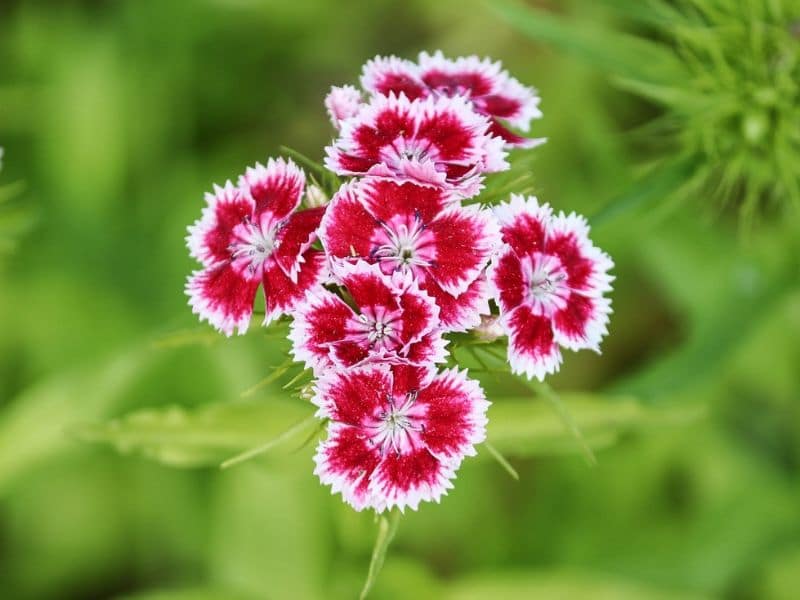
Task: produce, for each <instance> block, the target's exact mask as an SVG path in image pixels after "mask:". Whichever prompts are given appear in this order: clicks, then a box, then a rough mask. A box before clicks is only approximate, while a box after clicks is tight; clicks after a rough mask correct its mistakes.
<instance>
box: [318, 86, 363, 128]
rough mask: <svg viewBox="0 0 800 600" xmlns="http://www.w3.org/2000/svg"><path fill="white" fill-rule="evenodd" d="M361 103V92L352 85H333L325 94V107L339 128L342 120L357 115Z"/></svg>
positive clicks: (335, 125)
mask: <svg viewBox="0 0 800 600" xmlns="http://www.w3.org/2000/svg"><path fill="white" fill-rule="evenodd" d="M361 104H362V100H361V92H359V91H358V90H357V89H356V88H354V87H353V86H352V85H345V86H342V87H337V86H333V87H332V88H331V91H330V92H328V95H327V96H325V109H326V110H327V111H328V116H329V117H330V119H331V123H333V126H334V127H335V128H336V129H339V124H340V123H341V121H343V120H344V119H349V118H350V117H352V116H355V114H356V113H357V112H358V109H359V108H361Z"/></svg>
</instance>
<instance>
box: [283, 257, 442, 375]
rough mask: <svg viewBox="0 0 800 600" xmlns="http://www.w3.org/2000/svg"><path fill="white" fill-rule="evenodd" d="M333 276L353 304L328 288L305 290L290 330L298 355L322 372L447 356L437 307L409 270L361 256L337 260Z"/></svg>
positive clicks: (438, 358) (294, 353)
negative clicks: (387, 269) (389, 271)
mask: <svg viewBox="0 0 800 600" xmlns="http://www.w3.org/2000/svg"><path fill="white" fill-rule="evenodd" d="M333 275H334V279H335V281H336V282H337V283H339V284H340V285H342V286H344V288H345V289H346V292H347V296H346V297H347V299H348V301H349V303H348V302H345V300H343V299H342V298H341V297H340V296H338V295H337V294H334V293H333V292H330V291H328V290H325V289H318V290H314V291H313V292H311V293H308V294H307V295H306V299H305V301H304V302H303V303H301V304H300V305H299V306H298V307H297V310H296V311H295V313H294V321H293V322H292V325H291V329H290V331H289V339H290V340H291V341H292V344H293V346H292V353H293V355H294V357H295V359H296V360H298V361H301V362H305V363H306V366H308V367H311V368H312V369H313V370H314V372H315V373H317V374H320V373H323V372H324V371H325V370H327V369H329V368H330V367H333V366H352V365H356V364H359V363H362V362H365V361H370V360H373V361H374V360H384V359H395V358H402V359H406V360H408V361H410V362H413V363H417V364H429V363H433V362H442V361H443V360H444V359H445V357H446V356H447V352H446V350H445V345H446V342H445V340H444V339H443V338H442V334H441V331H440V330H439V329H438V321H439V308H438V307H437V306H436V303H435V302H434V301H433V299H432V298H431V297H430V296H429V295H428V294H426V293H425V292H424V291H422V290H421V289H420V288H419V285H418V284H417V282H416V280H415V279H414V277H413V275H412V274H411V273H402V272H397V273H394V274H393V275H391V276H389V275H385V274H384V273H382V272H381V270H380V268H379V267H378V266H377V265H370V264H368V263H366V262H364V261H359V262H356V263H340V264H334V267H333Z"/></svg>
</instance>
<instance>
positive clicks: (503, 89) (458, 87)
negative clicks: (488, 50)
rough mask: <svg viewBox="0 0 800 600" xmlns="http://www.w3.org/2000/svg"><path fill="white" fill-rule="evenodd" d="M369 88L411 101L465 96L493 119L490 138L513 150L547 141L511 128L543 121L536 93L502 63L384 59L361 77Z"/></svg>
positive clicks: (370, 65)
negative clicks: (527, 136) (520, 134)
mask: <svg viewBox="0 0 800 600" xmlns="http://www.w3.org/2000/svg"><path fill="white" fill-rule="evenodd" d="M361 84H362V85H363V86H364V89H365V90H367V91H368V92H370V93H373V94H380V95H384V96H388V95H389V94H392V93H394V94H400V93H403V94H405V95H406V97H408V98H409V99H411V100H414V99H417V98H427V97H430V96H448V97H451V96H461V97H464V98H466V99H468V100H469V101H470V102H471V103H472V106H473V107H474V109H475V110H476V111H477V112H478V113H480V114H482V115H487V116H488V117H490V118H491V127H490V133H492V134H493V135H496V136H498V137H500V138H502V139H503V140H504V141H505V142H506V144H507V145H509V146H517V147H524V148H531V147H533V146H537V145H539V144H540V143H542V142H543V141H544V140H543V139H529V138H524V137H522V136H519V135H517V134H516V133H514V132H512V131H510V130H509V129H508V128H507V127H505V126H504V125H503V124H502V123H501V120H502V121H505V122H507V123H509V124H510V125H512V126H513V127H517V128H519V129H521V130H523V131H528V130H529V128H530V122H531V120H532V119H537V118H539V117H541V116H542V113H541V112H540V110H539V97H538V95H537V94H536V90H534V89H533V88H530V87H526V86H523V85H522V84H521V83H520V82H519V81H517V80H516V79H514V78H513V77H511V76H510V75H509V74H508V72H507V71H505V70H503V67H502V65H501V64H500V63H499V62H493V61H491V60H489V59H488V58H484V59H482V60H481V59H479V58H478V57H477V56H466V57H460V58H457V59H455V60H451V59H449V58H445V56H444V55H443V54H442V53H441V52H440V51H437V52H435V53H434V54H432V55H431V54H428V53H427V52H422V53H421V54H420V55H419V62H418V63H413V62H411V61H408V60H402V59H399V58H396V57H394V56H390V57H381V56H378V57H376V58H374V59H372V60H371V61H369V62H367V64H366V65H364V70H363V74H362V76H361Z"/></svg>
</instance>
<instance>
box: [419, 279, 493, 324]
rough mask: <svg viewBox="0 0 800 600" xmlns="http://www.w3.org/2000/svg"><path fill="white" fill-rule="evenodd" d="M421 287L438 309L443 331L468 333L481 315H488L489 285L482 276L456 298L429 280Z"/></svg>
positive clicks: (479, 319)
mask: <svg viewBox="0 0 800 600" xmlns="http://www.w3.org/2000/svg"><path fill="white" fill-rule="evenodd" d="M423 286H424V290H425V292H426V293H427V294H428V295H429V296H430V297H431V298H433V301H434V302H435V303H436V305H437V306H438V307H439V320H440V321H441V323H440V327H441V328H442V330H444V331H468V330H470V329H472V328H473V327H477V326H478V325H479V324H480V322H481V315H488V314H489V313H490V308H489V296H490V292H489V285H488V284H487V281H486V277H485V276H483V275H481V276H480V277H478V278H477V279H476V280H475V281H473V282H472V283H470V284H469V287H468V288H467V289H466V291H464V292H463V293H461V294H458V295H457V296H453V295H451V294H448V293H447V292H445V291H444V290H443V289H442V288H440V287H439V285H438V284H437V283H436V282H435V281H433V280H430V279H428V280H426V281H425V282H424V284H423Z"/></svg>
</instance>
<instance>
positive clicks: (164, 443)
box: [75, 398, 312, 467]
mask: <svg viewBox="0 0 800 600" xmlns="http://www.w3.org/2000/svg"><path fill="white" fill-rule="evenodd" d="M311 412H312V410H311V407H310V406H306V405H304V404H303V403H301V402H298V401H296V400H290V399H284V398H281V399H276V400H270V401H267V402H265V401H252V402H250V401H247V402H246V401H237V402H222V403H217V404H210V405H207V406H204V407H202V408H200V409H197V410H195V411H188V410H186V409H184V408H181V407H177V406H172V407H167V408H158V409H146V410H142V411H138V412H135V413H132V414H130V415H127V416H125V417H123V418H121V419H117V420H114V421H111V422H109V423H99V424H87V425H82V426H81V427H79V428H76V430H75V433H76V434H77V435H78V436H79V437H80V438H81V439H84V440H86V441H92V442H101V443H106V444H111V445H112V446H114V448H116V449H117V450H118V451H119V452H122V453H138V454H142V455H144V456H146V457H148V458H151V459H154V460H157V461H160V462H163V463H166V464H169V465H172V466H178V467H196V466H203V465H219V464H220V463H221V462H222V461H223V460H225V459H227V458H230V457H231V455H232V454H235V453H236V452H241V451H243V450H248V449H250V448H252V447H255V446H258V445H260V444H263V443H264V442H265V441H269V440H270V439H273V438H275V437H277V436H279V435H281V434H282V433H283V432H285V431H286V430H287V429H289V428H290V427H292V426H294V425H296V424H297V423H298V422H299V421H302V420H303V419H304V418H306V417H308V416H309V414H310V413H311Z"/></svg>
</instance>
